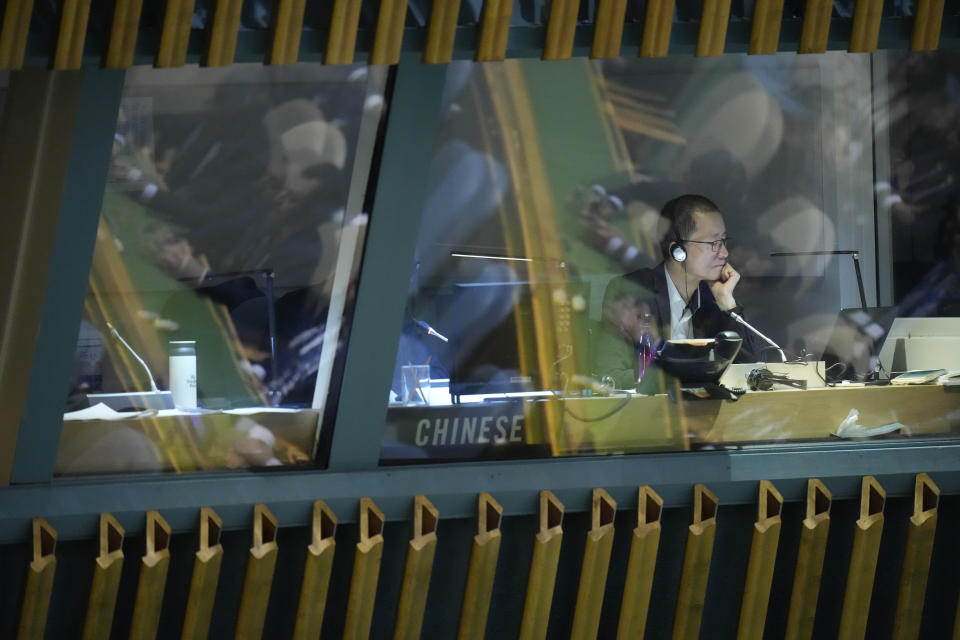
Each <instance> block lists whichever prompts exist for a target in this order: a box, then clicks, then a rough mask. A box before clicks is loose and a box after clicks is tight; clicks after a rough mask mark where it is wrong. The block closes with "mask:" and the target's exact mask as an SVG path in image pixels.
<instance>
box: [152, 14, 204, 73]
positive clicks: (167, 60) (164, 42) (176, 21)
mask: <svg viewBox="0 0 960 640" xmlns="http://www.w3.org/2000/svg"><path fill="white" fill-rule="evenodd" d="M195 1H196V0H167V8H166V10H165V11H164V13H163V29H162V30H161V32H160V46H159V47H158V49H157V60H156V65H157V66H158V67H182V66H183V65H184V63H185V62H186V60H187V45H188V44H189V42H190V24H191V23H192V21H193V7H194V4H195Z"/></svg>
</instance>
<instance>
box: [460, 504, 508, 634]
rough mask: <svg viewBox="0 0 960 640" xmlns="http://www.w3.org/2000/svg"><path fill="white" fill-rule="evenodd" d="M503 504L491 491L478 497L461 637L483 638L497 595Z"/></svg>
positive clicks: (464, 598) (464, 595) (462, 610)
mask: <svg viewBox="0 0 960 640" xmlns="http://www.w3.org/2000/svg"><path fill="white" fill-rule="evenodd" d="M502 519H503V507H501V506H500V503H498V502H497V501H496V500H494V499H493V496H491V495H490V494H489V493H481V494H480V495H479V496H478V499H477V535H475V536H474V537H473V550H472V551H471V552H470V569H469V570H468V572H467V586H466V589H464V592H463V606H462V607H461V609H460V628H459V631H458V632H457V640H483V638H484V637H485V635H486V630H487V615H488V614H489V613H490V598H491V596H492V595H493V579H494V577H495V576H496V573H497V559H498V558H499V556H500V540H501V535H500V521H501V520H502Z"/></svg>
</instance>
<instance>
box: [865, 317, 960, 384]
mask: <svg viewBox="0 0 960 640" xmlns="http://www.w3.org/2000/svg"><path fill="white" fill-rule="evenodd" d="M880 364H881V365H883V368H884V369H885V370H886V371H887V372H889V373H890V374H891V375H897V374H899V373H903V372H904V371H915V370H918V369H947V370H953V369H960V318H896V319H894V321H893V325H892V326H891V327H890V331H889V332H887V336H886V340H884V342H883V347H882V348H881V349H880Z"/></svg>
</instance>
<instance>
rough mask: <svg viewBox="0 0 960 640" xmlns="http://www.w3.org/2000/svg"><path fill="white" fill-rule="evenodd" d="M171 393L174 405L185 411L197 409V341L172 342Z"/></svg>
mask: <svg viewBox="0 0 960 640" xmlns="http://www.w3.org/2000/svg"><path fill="white" fill-rule="evenodd" d="M169 353H170V393H171V395H172V396H173V404H174V406H176V407H183V408H184V409H195V408H196V407H197V341H196V340H171V341H170V351H169Z"/></svg>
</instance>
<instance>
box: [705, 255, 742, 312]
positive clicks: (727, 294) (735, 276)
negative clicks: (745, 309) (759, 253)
mask: <svg viewBox="0 0 960 640" xmlns="http://www.w3.org/2000/svg"><path fill="white" fill-rule="evenodd" d="M738 282H740V274H739V273H738V272H737V270H736V269H734V268H733V267H731V266H730V264H729V263H728V264H725V265H723V268H722V269H720V277H719V278H718V279H717V280H714V281H713V282H711V283H710V292H711V293H712V294H713V297H714V298H715V299H716V301H717V306H718V307H720V309H722V310H723V311H729V310H730V309H733V308H734V307H736V306H737V302H736V300H734V298H733V290H734V288H735V287H736V286H737V283H738Z"/></svg>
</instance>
